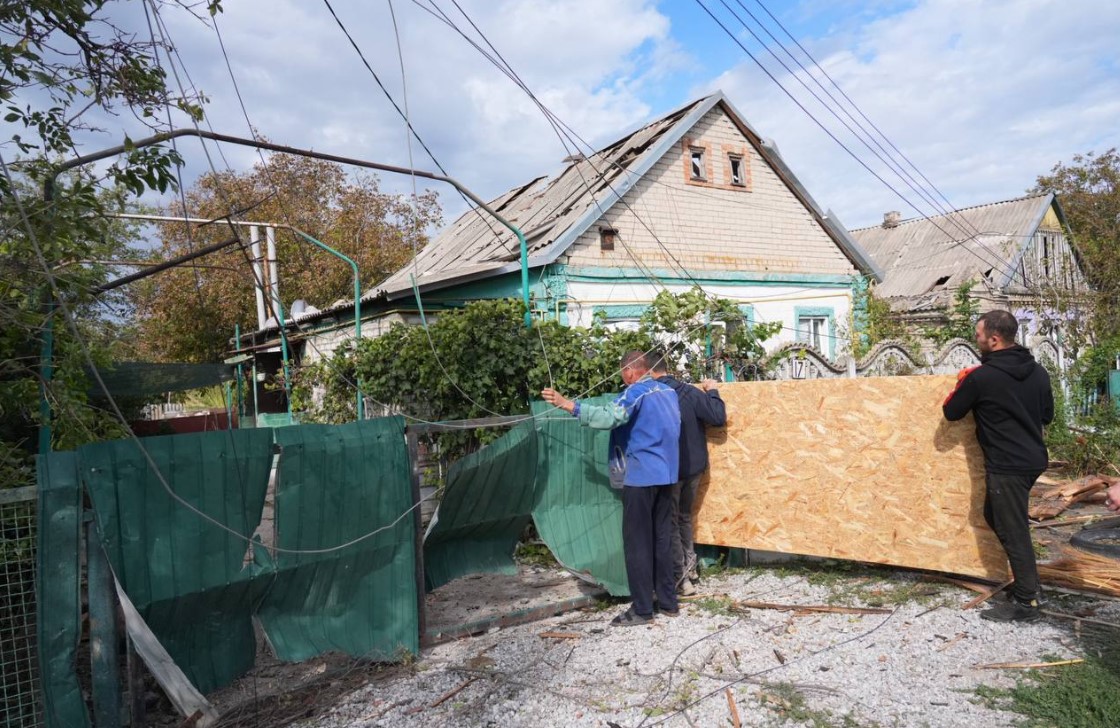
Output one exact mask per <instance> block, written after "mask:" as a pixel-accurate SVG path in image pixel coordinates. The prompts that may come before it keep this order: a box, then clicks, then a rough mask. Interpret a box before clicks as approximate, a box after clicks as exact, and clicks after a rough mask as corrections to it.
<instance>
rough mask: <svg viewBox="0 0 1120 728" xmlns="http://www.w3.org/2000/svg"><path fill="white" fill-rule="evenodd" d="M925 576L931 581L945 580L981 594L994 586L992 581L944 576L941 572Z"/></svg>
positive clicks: (947, 582)
mask: <svg viewBox="0 0 1120 728" xmlns="http://www.w3.org/2000/svg"><path fill="white" fill-rule="evenodd" d="M925 578H926V579H929V580H931V581H943V582H945V583H946V584H952V585H954V586H959V587H960V588H962V589H968V590H969V591H974V592H978V593H980V594H983V593H985V592H987V591H988V590H989V589H991V588H992V585H991V583H990V582H980V581H968V580H967V579H957V578H955V577H952V576H943V575H941V574H926V575H925Z"/></svg>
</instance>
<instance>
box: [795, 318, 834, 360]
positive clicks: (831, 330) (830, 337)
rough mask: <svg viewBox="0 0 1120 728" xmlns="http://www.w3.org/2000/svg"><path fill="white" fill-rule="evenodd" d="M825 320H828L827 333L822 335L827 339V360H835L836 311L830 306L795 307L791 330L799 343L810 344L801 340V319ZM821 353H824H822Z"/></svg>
mask: <svg viewBox="0 0 1120 728" xmlns="http://www.w3.org/2000/svg"><path fill="white" fill-rule="evenodd" d="M803 318H825V319H828V332H827V333H826V334H825V335H824V336H825V337H826V338H827V339H828V358H829V359H833V360H835V359H836V309H834V308H833V307H832V306H795V307H794V309H793V329H794V331H795V332H796V336H797V341H798V342H799V343H811V342H808V341H806V340H805V339H804V338H802V334H801V319H803ZM821 353H824V352H823V351H822V352H821Z"/></svg>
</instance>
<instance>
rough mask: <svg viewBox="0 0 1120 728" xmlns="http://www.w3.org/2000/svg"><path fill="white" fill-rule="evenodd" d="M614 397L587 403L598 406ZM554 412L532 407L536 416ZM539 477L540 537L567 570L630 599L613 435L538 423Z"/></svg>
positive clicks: (566, 423)
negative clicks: (610, 470)
mask: <svg viewBox="0 0 1120 728" xmlns="http://www.w3.org/2000/svg"><path fill="white" fill-rule="evenodd" d="M612 399H614V396H603V397H596V398H594V399H589V400H586V401H587V402H590V403H593V404H597V403H604V402H609V401H610V400H612ZM550 410H551V408H550V407H549V405H547V404H546V403H544V402H535V403H534V404H533V414H534V415H542V414H544V413H545V412H549V411H550ZM536 422H537V427H538V437H539V438H540V448H539V449H540V461H539V462H540V471H539V477H538V481H539V483H538V486H537V490H538V496H537V505H536V507H535V508H534V509H533V520H534V522H536V524H537V532H538V533H539V534H540V537H541V539H542V540H543V541H544V542H545V543H546V544H548V547H549V548H550V549H551V550H552V553H553V554H554V555H555V556H556V558H557V559H558V560H559V561H560V562H561V563H562V564H564V565H565V566H567V567H568V568H571V569H574V570H576V571H580V572H585V573H587V574H589V575H590V576H591V577H592V578H594V579H595V580H596V581H597V582H598V583H600V584H601V585H602V586H603V587H604V588H606V589H607V591H609V592H610V593H611V594H613V595H615V596H628V595H629V593H630V589H629V586H628V585H627V582H626V563H625V561H624V560H623V555H622V494H621V492H620V491H616V490H614V489H612V488H611V486H610V480H609V478H608V477H607V448H608V441H609V433H608V432H607V431H605V430H593V429H591V428H589V427H582V426H580V424H579V421H578V420H576V419H575V418H574V417H573V418H568V417H562V416H560V417H558V416H557V415H556V411H555V410H551V412H550V413H549V414H547V415H544V416H543V417H539V418H538V419H537V420H536Z"/></svg>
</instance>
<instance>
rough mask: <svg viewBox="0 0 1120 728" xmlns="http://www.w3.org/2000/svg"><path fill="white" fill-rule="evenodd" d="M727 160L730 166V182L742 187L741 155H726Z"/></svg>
mask: <svg viewBox="0 0 1120 728" xmlns="http://www.w3.org/2000/svg"><path fill="white" fill-rule="evenodd" d="M727 162H728V164H729V166H730V167H731V184H733V185H735V186H737V187H743V186H744V183H743V157H742V155H739V154H729V155H727Z"/></svg>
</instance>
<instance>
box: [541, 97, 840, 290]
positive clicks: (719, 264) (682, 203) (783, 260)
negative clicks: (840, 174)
mask: <svg viewBox="0 0 1120 728" xmlns="http://www.w3.org/2000/svg"><path fill="white" fill-rule="evenodd" d="M690 147H700V148H704V149H705V151H706V153H705V162H706V164H705V166H706V169H707V177H708V181H707V183H696V182H693V181H691V180H690V179H689V161H690V160H689V153H688V152H689V148H690ZM729 153H736V154H742V155H743V157H744V161H745V167H746V169H745V170H744V171H745V172H746V174H745V179H744V182H745V186H744V187H733V186H732V185H731V184H730V183H729V182H730V180H729V176H730V169H729V164H728V157H727V155H728V154H729ZM623 203H625V204H623ZM635 213H636V214H637V216H635ZM639 217H640V220H639V219H638V218H639ZM643 223H644V225H643ZM603 224H605V225H608V226H610V227H613V228H615V229H617V230H618V231H619V235H620V238H621V241H620V242H619V243H617V244H616V245H615V250H614V251H603V250H600V244H599V232H598V230H599V226H600V225H603ZM646 226H648V228H649V229H648V230H647V229H646ZM658 240H660V242H661V243H662V244H663V245H664V248H667V249H668V251H669V252H671V254H672V257H671V256H670V254H669V252H666V250H665V249H664V248H663V247H662V245H659V244H658ZM622 243H625V244H626V245H623V244H622ZM627 247H628V248H629V251H630V252H628V251H627ZM635 256H636V257H638V258H640V259H641V261H642V263H643V264H644V265H645V266H648V267H651V268H674V269H678V270H679V267H680V266H683V267H684V268H685V269H687V270H688V271H689V272H690V273H693V274H696V273H697V272H703V271H729V270H735V271H751V272H757V273H768V274H775V273H776V274H798V275H805V274H824V275H853V274H855V273H857V271H856V269H855V267H854V266H853V265H852V264H851V262H850V261H849V260H848V259H847V257H846V256H845V255H844V254H843V253H842V252H841V251H840V249H839V248H838V247H837V246H836V244H835V243H834V242H833V241H832V239H831V238H830V237H829V236H828V235H827V234H826V233H825V232H824V230H822V229H821V227H820V225H818V224H817V223H816V222H815V221H814V220H813V218H812V216H811V215H810V213H809V211H808V210H806V209H805V207H804V206H803V205H802V204H801V202H800V201H799V200H798V199H797V198H796V197H795V196H794V195H793V193H792V192H791V191H790V190H789V188H788V187H786V185H785V184H784V183H783V182H782V181H781V179H779V177H778V176H777V174H775V173H774V171H773V170H772V169H771V168H770V166H769V165H768V164H766V162H765V161H764V160H763V159H762V158H761V157H760V156H759V155H758V153H757V151H756V150H755V149H754V148H753V147H752V146H751V145H750V143H749V141H748V140H747V139H746V137H744V136H743V134H742V133H741V132H740V131H739V130H738V128H737V127H735V125H734V124H732V122H731V120H730V119H729V118H728V117H727V115H726V114H725V113H724V112H723V109H722V108H721V107H719V106H717V107H715V108H714V109H712V110H711V111H710V112H708V114H706V115H705V116H704V118H702V119H701V120H700V121H699V122H698V123H697V124H696V126H694V127H693V129H691V130H690V131H689V133H688V134H687V135H686V137H685V139H684V140H683V141H682V142H681V143H678V144H676V145H674V146H673V147H672V148H671V149H670V150H669V151H668V152H667V153H666V154H665V155H664V156H663V157H662V158H661V159H660V160H659V161H658V162H657V163H656V164H655V165H654V166H653V168H652V169H651V170H650V171H649V172H648V173H647V174H646V176H645V178H644V179H642V180H641V181H640V182H639V183H638V184H636V185H635V186H634V188H633V189H632V190H630V192H628V193H627V194H626V195H625V196H624V198H623V201H620V202H618V203H616V204H615V205H614V206H613V207H612V208H611V209H610V210H608V212H607V214H606V216H605V217H604V218H603V220H602V221H601V222H600V223H598V224H595V225H592V226H591V228H589V230H588V231H587V232H586V233H584V234H583V235H582V236H581V237H580V238H579V240H578V241H577V242H576V243H575V244H574V245H573V246H572V247H571V248H569V250H568V252H567V253H566V254H565V255H564V256H562V257H561V259H560V260H559V261H558V262H561V263H566V264H568V265H575V266H612V267H615V266H617V267H634V265H635V263H634V261H633V257H635ZM673 258H676V261H679V265H678V264H677V262H676V261H674V260H673Z"/></svg>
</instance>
